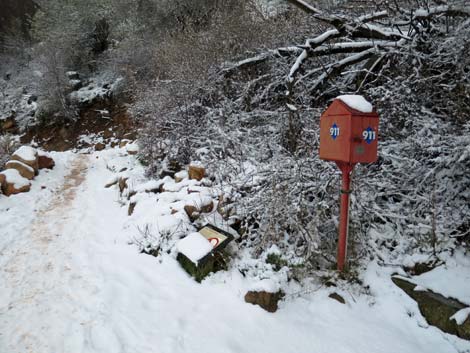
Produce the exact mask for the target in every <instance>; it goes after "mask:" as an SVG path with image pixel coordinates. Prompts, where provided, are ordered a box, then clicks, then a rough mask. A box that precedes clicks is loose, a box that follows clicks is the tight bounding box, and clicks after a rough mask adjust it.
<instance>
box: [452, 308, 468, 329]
mask: <svg viewBox="0 0 470 353" xmlns="http://www.w3.org/2000/svg"><path fill="white" fill-rule="evenodd" d="M469 316H470V308H464V309H460V310H459V311H457V312H456V313H455V314H454V315H452V316H451V317H450V320H455V322H456V323H457V325H462V324H463V323H464V322H465V320H467V318H468V317H469Z"/></svg>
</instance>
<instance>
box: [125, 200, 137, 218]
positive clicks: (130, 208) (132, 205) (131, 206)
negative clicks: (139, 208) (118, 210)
mask: <svg viewBox="0 0 470 353" xmlns="http://www.w3.org/2000/svg"><path fill="white" fill-rule="evenodd" d="M136 205H137V202H131V203H130V204H129V208H128V209H127V215H128V216H132V214H133V213H134V209H135V206H136Z"/></svg>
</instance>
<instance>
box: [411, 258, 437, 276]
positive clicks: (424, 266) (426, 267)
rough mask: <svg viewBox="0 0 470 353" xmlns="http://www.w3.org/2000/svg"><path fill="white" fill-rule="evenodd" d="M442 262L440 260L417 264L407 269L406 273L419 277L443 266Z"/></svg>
mask: <svg viewBox="0 0 470 353" xmlns="http://www.w3.org/2000/svg"><path fill="white" fill-rule="evenodd" d="M441 264H442V262H439V261H438V260H430V261H428V262H417V263H415V264H414V265H413V266H410V267H405V271H406V272H407V273H409V274H410V275H412V276H419V275H422V274H423V273H426V272H429V271H431V270H433V269H435V268H436V267H437V266H439V265H441Z"/></svg>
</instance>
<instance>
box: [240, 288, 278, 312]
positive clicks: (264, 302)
mask: <svg viewBox="0 0 470 353" xmlns="http://www.w3.org/2000/svg"><path fill="white" fill-rule="evenodd" d="M282 297H283V293H282V292H281V291H277V292H275V293H271V292H266V291H249V292H247V293H246V295H245V302H247V303H250V304H253V305H259V306H260V307H262V308H263V309H264V310H266V311H268V312H270V313H274V312H276V311H277V308H278V302H279V300H281V299H282Z"/></svg>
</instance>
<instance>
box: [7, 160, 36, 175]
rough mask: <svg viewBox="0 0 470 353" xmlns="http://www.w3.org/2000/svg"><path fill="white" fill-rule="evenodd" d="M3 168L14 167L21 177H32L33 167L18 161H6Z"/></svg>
mask: <svg viewBox="0 0 470 353" xmlns="http://www.w3.org/2000/svg"><path fill="white" fill-rule="evenodd" d="M5 169H16V170H17V171H18V172H19V173H20V175H21V176H22V177H23V178H26V179H28V180H33V179H34V175H35V173H34V169H33V168H31V167H30V166H29V165H27V164H24V163H23V162H20V161H8V162H7V163H6V164H5Z"/></svg>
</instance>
